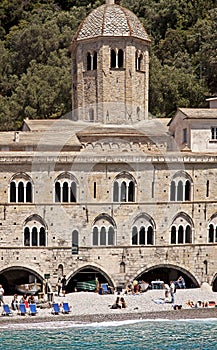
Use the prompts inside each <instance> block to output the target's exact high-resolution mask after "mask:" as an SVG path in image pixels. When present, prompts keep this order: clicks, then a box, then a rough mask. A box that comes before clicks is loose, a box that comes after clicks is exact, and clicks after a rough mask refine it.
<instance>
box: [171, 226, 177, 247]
mask: <svg viewBox="0 0 217 350" xmlns="http://www.w3.org/2000/svg"><path fill="white" fill-rule="evenodd" d="M170 242H171V244H176V227H175V226H172V227H171V240H170Z"/></svg>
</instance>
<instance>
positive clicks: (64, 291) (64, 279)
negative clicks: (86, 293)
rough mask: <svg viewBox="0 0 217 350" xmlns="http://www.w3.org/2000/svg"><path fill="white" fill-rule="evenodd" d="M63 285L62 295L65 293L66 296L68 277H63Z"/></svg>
mask: <svg viewBox="0 0 217 350" xmlns="http://www.w3.org/2000/svg"><path fill="white" fill-rule="evenodd" d="M61 283H62V293H63V296H65V295H66V275H63V278H62V280H61Z"/></svg>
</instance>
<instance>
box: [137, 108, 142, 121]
mask: <svg viewBox="0 0 217 350" xmlns="http://www.w3.org/2000/svg"><path fill="white" fill-rule="evenodd" d="M140 114H141V110H140V107H137V108H136V115H137V120H138V121H140V118H141V116H140Z"/></svg>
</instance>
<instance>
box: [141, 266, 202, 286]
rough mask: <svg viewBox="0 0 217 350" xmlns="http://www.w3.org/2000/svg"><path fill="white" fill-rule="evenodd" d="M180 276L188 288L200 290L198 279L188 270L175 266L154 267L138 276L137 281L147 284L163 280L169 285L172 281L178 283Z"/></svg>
mask: <svg viewBox="0 0 217 350" xmlns="http://www.w3.org/2000/svg"><path fill="white" fill-rule="evenodd" d="M179 276H182V277H183V278H184V280H185V285H186V288H199V287H200V286H199V283H198V281H197V280H196V278H195V277H194V276H193V275H192V274H191V273H190V272H188V271H187V270H185V269H183V268H181V267H179V266H175V265H174V266H173V265H158V266H152V267H150V268H148V269H147V270H145V271H143V272H141V273H140V274H139V275H138V276H136V279H137V280H143V281H145V282H147V283H149V284H150V283H151V281H156V280H161V281H164V282H165V283H167V284H169V283H170V281H176V280H177V279H178V278H179Z"/></svg>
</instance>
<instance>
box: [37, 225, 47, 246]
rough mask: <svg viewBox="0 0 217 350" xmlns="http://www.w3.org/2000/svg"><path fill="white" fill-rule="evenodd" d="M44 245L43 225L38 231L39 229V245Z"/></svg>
mask: <svg viewBox="0 0 217 350" xmlns="http://www.w3.org/2000/svg"><path fill="white" fill-rule="evenodd" d="M45 245H46V236H45V229H44V227H41V228H40V231H39V246H40V247H42V246H44V247H45Z"/></svg>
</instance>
